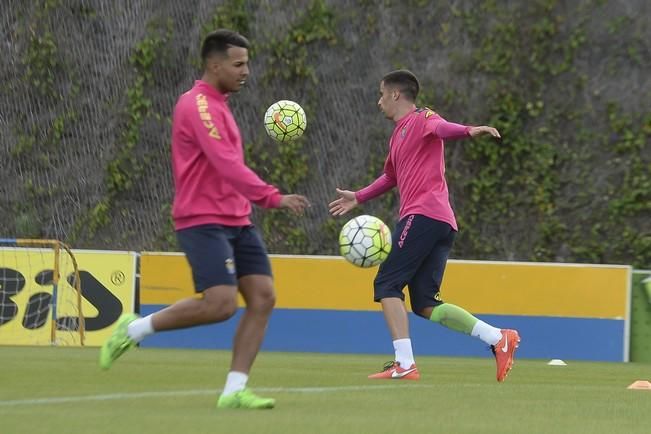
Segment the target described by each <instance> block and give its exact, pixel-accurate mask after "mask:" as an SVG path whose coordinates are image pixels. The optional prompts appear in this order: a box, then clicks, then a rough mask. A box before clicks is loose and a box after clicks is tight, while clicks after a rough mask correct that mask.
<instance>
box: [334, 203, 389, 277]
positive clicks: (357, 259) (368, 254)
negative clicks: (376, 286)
mask: <svg viewBox="0 0 651 434" xmlns="http://www.w3.org/2000/svg"><path fill="white" fill-rule="evenodd" d="M390 251H391V230H390V229H389V227H388V226H387V225H385V224H384V222H382V220H380V219H379V218H377V217H373V216H370V215H360V216H357V217H355V218H352V219H350V220H349V221H348V222H347V223H346V224H345V225H344V227H343V228H341V232H340V233H339V252H340V253H341V256H343V257H344V259H346V260H347V261H348V262H350V263H351V264H353V265H356V266H358V267H363V268H368V267H375V266H377V265H380V264H381V263H382V262H384V260H385V259H386V258H387V256H388V255H389V252H390Z"/></svg>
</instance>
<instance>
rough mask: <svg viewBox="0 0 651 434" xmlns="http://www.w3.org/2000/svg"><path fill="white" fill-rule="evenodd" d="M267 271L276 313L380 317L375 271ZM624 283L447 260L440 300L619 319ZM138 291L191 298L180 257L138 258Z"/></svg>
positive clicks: (553, 268) (591, 274)
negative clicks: (293, 311) (326, 312)
mask: <svg viewBox="0 0 651 434" xmlns="http://www.w3.org/2000/svg"><path fill="white" fill-rule="evenodd" d="M271 264H272V268H273V272H274V280H275V287H276V292H277V302H276V307H279V308H289V309H335V310H367V311H373V310H380V306H379V305H378V304H377V303H374V302H373V279H374V277H375V274H376V273H377V268H371V269H369V268H358V267H355V266H352V265H350V264H348V263H347V262H346V261H344V260H343V259H342V258H340V257H334V256H289V255H288V256H284V255H271ZM630 277H631V267H628V266H623V265H594V264H559V263H527V262H488V261H463V260H450V261H449V262H448V265H447V269H446V272H445V277H444V279H443V285H442V288H441V295H442V297H443V299H444V300H445V301H447V302H450V303H455V304H458V305H460V306H463V307H464V308H466V309H468V310H469V311H472V312H474V313H478V314H498V315H534V316H555V317H572V318H610V319H624V318H626V317H627V309H628V303H629V301H628V298H629V293H630V291H629V287H630ZM140 289H141V293H140V301H141V303H143V304H161V305H167V304H172V303H174V302H175V301H177V300H179V299H181V298H184V297H190V296H192V295H193V294H194V291H193V283H192V273H191V270H190V267H189V266H188V263H187V261H186V259H185V256H184V255H183V254H179V253H154V252H147V253H142V256H141V279H140ZM407 292H408V291H406V290H405V293H407ZM407 304H409V301H408V296H407ZM240 305H242V303H241V300H240Z"/></svg>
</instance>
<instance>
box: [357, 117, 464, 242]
mask: <svg viewBox="0 0 651 434" xmlns="http://www.w3.org/2000/svg"><path fill="white" fill-rule="evenodd" d="M470 128H471V127H469V126H466V125H460V124H455V123H452V122H447V121H446V120H444V119H443V118H442V117H441V116H439V115H438V114H436V113H434V112H433V111H432V110H429V109H416V110H414V111H412V112H411V113H409V114H407V115H405V116H404V117H403V118H402V119H400V120H399V121H398V122H397V123H396V126H395V128H394V130H393V133H392V134H391V139H390V140H389V154H388V156H387V158H386V161H385V163H384V173H383V174H382V175H380V177H379V178H377V179H376V180H375V181H373V183H371V184H370V185H368V186H366V187H364V188H362V189H361V190H359V191H357V192H355V197H356V199H357V201H358V202H359V203H363V202H366V201H368V200H370V199H372V198H374V197H377V196H379V195H381V194H383V193H386V192H387V191H389V190H391V189H392V188H393V187H395V186H396V185H397V186H398V192H399V194H400V211H399V213H400V218H401V219H402V218H403V217H405V216H407V215H410V214H421V215H424V216H426V217H430V218H432V219H434V220H439V221H443V222H446V223H448V224H449V225H450V226H452V228H453V229H454V230H458V227H457V221H456V219H455V217H454V211H453V210H452V206H451V205H450V199H449V194H448V185H447V183H446V181H445V158H444V144H443V140H446V139H460V138H464V137H469V132H470Z"/></svg>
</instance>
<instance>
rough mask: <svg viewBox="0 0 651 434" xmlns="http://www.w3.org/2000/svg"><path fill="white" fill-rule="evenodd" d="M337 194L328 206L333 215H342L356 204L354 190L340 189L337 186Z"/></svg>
mask: <svg viewBox="0 0 651 434" xmlns="http://www.w3.org/2000/svg"><path fill="white" fill-rule="evenodd" d="M337 194H338V195H339V198H338V199H336V200H333V201H332V202H330V204H329V205H328V206H329V208H330V214H332V215H333V216H339V215H344V214H346V213H347V212H348V211H350V210H351V209H353V208H355V207H356V206H357V199H356V198H355V192H354V191H350V190H341V189H339V188H338V189H337Z"/></svg>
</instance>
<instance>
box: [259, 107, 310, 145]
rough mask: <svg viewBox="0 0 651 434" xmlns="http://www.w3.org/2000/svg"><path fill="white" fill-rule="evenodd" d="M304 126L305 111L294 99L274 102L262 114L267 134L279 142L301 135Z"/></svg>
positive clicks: (305, 125) (305, 124)
mask: <svg viewBox="0 0 651 434" xmlns="http://www.w3.org/2000/svg"><path fill="white" fill-rule="evenodd" d="M306 127H307V118H306V117H305V111H303V108H302V107H301V106H300V105H298V104H297V103H295V102H294V101H288V100H281V101H278V102H275V103H273V104H271V106H269V108H268V109H267V112H266V113H265V114H264V128H265V130H266V131H267V134H269V136H270V137H271V138H272V139H274V140H277V141H279V142H285V141H287V140H294V139H296V138H298V137H300V136H302V135H303V133H304V132H305V128H306Z"/></svg>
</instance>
